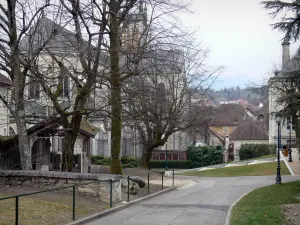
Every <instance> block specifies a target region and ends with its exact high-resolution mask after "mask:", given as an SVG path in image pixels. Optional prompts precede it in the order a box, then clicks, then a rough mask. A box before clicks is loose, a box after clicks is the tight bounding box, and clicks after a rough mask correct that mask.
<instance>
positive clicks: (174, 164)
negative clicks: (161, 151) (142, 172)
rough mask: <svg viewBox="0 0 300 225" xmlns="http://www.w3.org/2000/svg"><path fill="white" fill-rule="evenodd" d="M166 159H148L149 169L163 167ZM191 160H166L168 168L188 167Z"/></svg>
mask: <svg viewBox="0 0 300 225" xmlns="http://www.w3.org/2000/svg"><path fill="white" fill-rule="evenodd" d="M165 165H166V161H160V160H150V168H151V169H159V168H165ZM190 168H192V161H190V160H178V161H175V160H168V169H190Z"/></svg>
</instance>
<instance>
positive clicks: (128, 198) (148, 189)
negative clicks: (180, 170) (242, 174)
mask: <svg viewBox="0 0 300 225" xmlns="http://www.w3.org/2000/svg"><path fill="white" fill-rule="evenodd" d="M158 173H159V174H161V190H163V189H164V171H163V172H158ZM144 175H145V174H144ZM174 179H175V171H174V170H173V173H172V186H173V187H174ZM129 181H130V176H128V177H127V202H130V191H129V189H130V187H129V186H130V182H129ZM147 194H148V195H149V194H150V173H148V174H147Z"/></svg>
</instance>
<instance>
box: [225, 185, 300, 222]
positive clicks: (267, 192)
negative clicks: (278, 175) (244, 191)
mask: <svg viewBox="0 0 300 225" xmlns="http://www.w3.org/2000/svg"><path fill="white" fill-rule="evenodd" d="M299 193H300V181H296V182H290V183H284V184H282V185H272V186H268V187H263V188H259V189H256V190H254V191H253V192H251V193H249V194H248V195H246V196H245V197H243V198H242V199H241V200H240V201H239V202H238V203H237V204H236V205H235V206H234V207H233V210H232V214H231V219H230V225H250V224H263V225H275V224H286V225H287V224H290V222H289V221H286V220H285V217H284V214H283V212H282V209H281V206H282V205H285V204H295V203H300V201H299V200H297V199H296V198H295V197H296V196H297V195H299Z"/></svg>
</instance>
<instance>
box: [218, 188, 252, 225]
mask: <svg viewBox="0 0 300 225" xmlns="http://www.w3.org/2000/svg"><path fill="white" fill-rule="evenodd" d="M250 192H252V191H248V192H247V193H245V194H243V195H242V196H241V197H239V198H238V199H237V200H236V201H235V202H234V203H232V204H231V206H230V207H229V209H228V212H227V215H226V219H225V222H224V225H229V224H230V217H231V211H232V209H233V207H234V206H235V205H236V204H237V203H238V202H239V201H240V200H241V199H242V198H243V197H245V196H246V195H247V194H249V193H250Z"/></svg>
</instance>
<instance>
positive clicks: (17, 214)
mask: <svg viewBox="0 0 300 225" xmlns="http://www.w3.org/2000/svg"><path fill="white" fill-rule="evenodd" d="M18 224H19V196H16V225H18Z"/></svg>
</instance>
